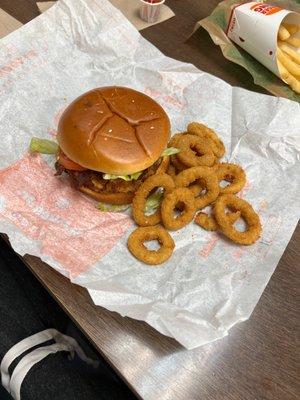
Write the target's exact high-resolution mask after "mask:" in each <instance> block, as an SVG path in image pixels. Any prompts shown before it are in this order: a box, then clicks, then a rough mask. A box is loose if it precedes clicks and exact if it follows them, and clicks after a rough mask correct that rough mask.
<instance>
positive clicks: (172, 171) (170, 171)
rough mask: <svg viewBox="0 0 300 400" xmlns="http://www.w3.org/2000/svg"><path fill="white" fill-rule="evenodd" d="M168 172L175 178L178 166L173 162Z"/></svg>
mask: <svg viewBox="0 0 300 400" xmlns="http://www.w3.org/2000/svg"><path fill="white" fill-rule="evenodd" d="M167 174H168V175H170V176H171V177H172V178H174V176H175V175H176V168H175V167H174V165H173V164H171V163H170V164H169V166H168V169H167Z"/></svg>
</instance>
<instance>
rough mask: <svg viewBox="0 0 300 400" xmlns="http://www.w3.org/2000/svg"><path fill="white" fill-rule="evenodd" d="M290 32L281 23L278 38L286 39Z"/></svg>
mask: <svg viewBox="0 0 300 400" xmlns="http://www.w3.org/2000/svg"><path fill="white" fill-rule="evenodd" d="M290 36H291V35H290V32H289V31H288V30H287V29H286V28H285V27H284V26H283V25H281V26H280V28H279V31H278V37H279V39H280V40H283V41H285V40H287V39H288V38H289V37H290Z"/></svg>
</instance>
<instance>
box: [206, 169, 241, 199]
mask: <svg viewBox="0 0 300 400" xmlns="http://www.w3.org/2000/svg"><path fill="white" fill-rule="evenodd" d="M213 168H214V171H215V173H216V175H217V177H218V180H219V183H220V182H221V181H227V182H230V184H229V185H228V186H226V187H223V188H222V187H220V193H221V194H228V193H231V194H234V193H237V192H239V191H240V190H241V189H243V187H244V186H245V184H246V174H245V172H244V170H243V168H242V167H240V166H239V165H236V164H229V163H220V164H216V165H215V166H214V167H213Z"/></svg>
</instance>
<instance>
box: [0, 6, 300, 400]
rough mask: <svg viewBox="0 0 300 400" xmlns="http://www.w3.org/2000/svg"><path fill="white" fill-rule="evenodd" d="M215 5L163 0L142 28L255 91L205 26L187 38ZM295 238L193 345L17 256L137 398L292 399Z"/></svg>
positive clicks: (30, 10) (21, 10)
mask: <svg viewBox="0 0 300 400" xmlns="http://www.w3.org/2000/svg"><path fill="white" fill-rule="evenodd" d="M74 1H75V0H74ZM99 1H101V0H99ZM124 1H127V0H124ZM217 3H218V2H217V1H213V0H210V1H209V0H206V1H204V0H202V1H201V0H167V4H168V5H170V6H171V7H172V9H173V10H174V11H175V13H176V17H174V18H173V19H171V20H168V21H166V22H164V23H162V24H160V25H156V26H153V27H151V28H148V29H147V30H145V31H143V33H142V34H143V36H144V37H145V38H147V39H148V40H150V41H151V42H152V43H154V44H155V45H156V46H157V47H158V48H159V49H160V50H162V51H163V52H164V53H165V54H166V55H168V56H171V57H174V58H177V59H179V60H183V61H187V62H192V63H193V64H195V65H196V66H197V67H199V68H200V69H202V70H205V71H208V72H210V73H212V74H214V75H216V76H218V77H220V78H222V79H224V80H226V81H227V82H229V83H230V84H232V85H238V86H242V87H245V88H247V89H250V90H255V91H260V92H263V89H261V88H259V87H257V86H255V85H254V84H253V83H252V78H251V76H250V75H249V74H248V73H247V72H246V71H244V70H243V69H241V68H240V67H238V66H236V65H235V64H232V63H230V62H228V61H227V60H225V59H224V58H223V56H222V55H221V52H220V49H219V48H218V47H216V46H214V45H213V44H212V41H211V40H210V38H209V36H208V35H207V33H206V32H204V31H198V32H197V33H196V34H195V35H194V36H193V37H192V38H190V39H188V37H189V35H190V33H191V31H192V29H193V26H194V24H195V22H196V21H197V20H199V19H201V18H203V17H205V16H206V15H208V14H209V13H210V12H211V10H212V9H213V8H214V7H215V6H216V4H217ZM0 7H2V8H3V9H5V10H6V11H7V12H9V13H10V14H11V15H13V16H14V17H15V18H17V19H19V20H20V21H21V22H23V23H25V22H27V21H28V20H30V19H32V18H34V17H35V16H36V15H37V14H38V9H37V7H36V5H35V3H34V1H33V0H22V1H21V0H0ZM216 95H217V94H216ZM299 243H300V227H299V225H298V228H297V229H296V231H295V233H294V235H293V237H292V239H291V241H290V243H289V245H288V247H287V249H286V251H285V253H284V254H283V256H282V258H281V260H280V262H279V265H278V267H277V269H276V271H275V273H274V275H273V277H272V279H271V281H270V282H269V284H268V286H267V288H266V290H265V291H264V293H263V295H262V297H261V299H260V302H259V304H258V305H257V307H256V308H255V310H254V312H253V314H252V316H251V318H250V320H248V321H246V322H243V323H241V324H239V325H237V326H235V327H234V328H233V329H232V330H231V331H230V334H229V336H228V337H226V338H224V339H222V340H219V341H217V342H215V343H211V344H209V345H206V346H204V347H201V348H198V349H196V350H193V351H186V350H184V349H183V348H182V347H181V346H180V345H178V344H177V343H176V342H175V341H174V340H172V339H170V338H167V337H165V336H162V335H160V334H159V333H158V332H156V331H155V330H154V329H152V328H151V327H149V326H148V325H147V324H145V323H142V322H138V321H135V320H132V319H129V318H122V317H121V316H119V315H118V314H116V313H113V312H109V311H107V310H105V309H103V308H101V307H96V306H94V305H93V303H92V301H91V299H90V297H89V295H88V293H87V291H86V290H85V289H83V288H81V287H78V286H76V285H72V284H71V283H70V282H69V281H68V280H67V279H65V278H64V277H62V276H61V275H59V274H58V273H57V272H55V271H54V270H52V269H51V268H50V267H49V266H47V265H45V264H43V263H42V262H41V261H40V260H39V259H37V258H35V257H32V256H26V257H24V261H25V262H26V264H27V265H28V267H29V268H30V269H31V271H32V272H33V273H34V274H35V275H36V276H37V277H38V279H39V280H40V281H41V282H42V284H43V285H44V286H45V287H46V288H47V290H48V291H49V292H50V293H51V294H52V296H53V297H54V298H55V299H56V300H57V301H58V302H59V304H60V305H61V306H62V307H63V308H64V310H65V311H66V312H67V313H68V314H69V315H70V317H71V318H72V319H73V320H74V322H75V323H76V324H77V325H78V326H79V328H80V329H81V330H82V331H83V332H84V333H85V335H86V336H87V337H88V338H89V339H90V341H91V342H92V343H93V344H94V345H95V346H96V348H97V349H98V350H99V352H100V353H101V354H102V355H103V356H104V357H105V358H106V360H107V361H108V362H109V363H110V365H111V366H112V367H113V368H114V369H115V370H116V371H117V373H118V374H119V375H120V376H121V377H122V378H123V379H124V381H126V382H127V384H128V385H129V386H130V387H131V388H132V390H133V391H134V392H135V393H136V394H137V396H138V397H140V398H142V399H145V400H158V399H159V400H296V399H300V386H299V379H298V377H299V372H300V370H299V368H298V369H297V365H300V363H299V361H300V360H299V357H298V356H297V340H296V339H297V335H296V333H297V329H298V332H299V315H297V311H298V309H299V301H298V300H299V283H300V282H299V278H298V279H297V270H296V269H297V266H299V264H300V246H299ZM297 295H298V297H297ZM297 381H298V382H297Z"/></svg>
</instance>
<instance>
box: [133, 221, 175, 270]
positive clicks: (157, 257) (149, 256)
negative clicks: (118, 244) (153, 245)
mask: <svg viewBox="0 0 300 400" xmlns="http://www.w3.org/2000/svg"><path fill="white" fill-rule="evenodd" d="M150 240H157V241H158V242H159V243H160V244H161V247H160V248H159V249H158V250H148V249H147V248H146V247H145V245H144V242H146V241H150ZM127 245H128V249H129V251H130V252H131V254H132V255H133V256H134V257H136V258H137V259H138V260H140V261H143V262H144V263H146V264H150V265H157V264H161V263H163V262H165V261H167V260H168V259H169V258H170V257H171V255H172V253H173V250H174V247H175V244H174V241H173V239H172V237H171V236H170V234H169V233H168V232H167V231H166V230H165V229H164V228H162V227H160V226H147V227H144V228H137V229H136V230H135V231H133V232H132V233H131V235H130V236H129V238H128V241H127Z"/></svg>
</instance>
